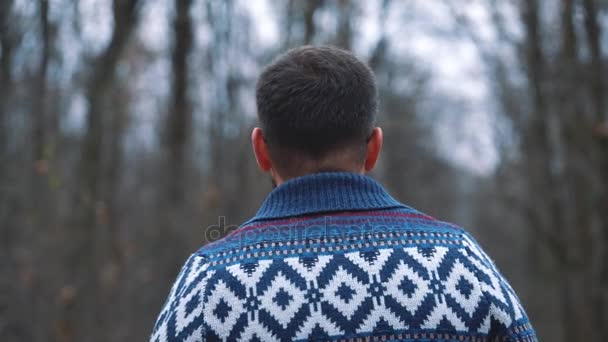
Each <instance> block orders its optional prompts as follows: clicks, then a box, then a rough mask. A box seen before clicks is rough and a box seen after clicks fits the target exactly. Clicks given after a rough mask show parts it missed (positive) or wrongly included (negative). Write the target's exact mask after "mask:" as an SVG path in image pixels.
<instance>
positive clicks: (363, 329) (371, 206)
mask: <svg viewBox="0 0 608 342" xmlns="http://www.w3.org/2000/svg"><path fill="white" fill-rule="evenodd" d="M216 340H218V341H219V340H221V341H236V340H238V341H253V340H255V341H258V340H259V341H301V340H317V341H328V340H331V341H369V340H374V341H376V340H382V341H385V340H391V341H536V340H537V339H536V337H535V333H534V330H533V328H532V326H531V325H530V322H529V320H528V317H527V316H526V314H525V312H524V310H523V309H522V306H521V304H520V302H519V300H518V299H517V296H516V295H515V293H514V291H513V289H512V288H511V286H509V284H508V283H507V281H506V280H505V279H504V278H503V276H502V275H501V274H500V273H499V272H498V271H497V269H496V266H495V265H494V264H493V262H492V261H491V260H490V258H489V257H488V256H487V255H486V254H485V253H484V252H483V251H482V250H481V248H480V247H479V245H478V244H477V243H476V242H475V240H474V239H473V238H472V237H471V236H470V235H469V234H468V233H467V232H465V231H464V230H463V229H461V228H459V227H457V226H455V225H453V224H450V223H446V222H442V221H438V220H435V219H433V218H432V217H429V216H427V215H425V214H422V213H420V212H418V211H416V210H414V209H412V208H410V207H408V206H405V205H403V204H401V203H399V202H397V201H396V200H395V199H393V198H392V197H391V196H390V195H389V194H388V193H387V192H386V191H385V190H384V189H383V188H382V186H381V185H380V184H378V183H377V182H376V181H374V180H373V179H371V178H369V177H367V176H361V175H357V174H351V173H318V174H313V175H307V176H304V177H300V178H296V179H292V180H289V181H287V182H285V183H283V184H281V185H280V186H278V187H277V188H276V189H274V190H273V191H272V192H271V193H270V194H269V196H268V197H267V198H266V200H265V201H264V203H263V204H262V206H261V208H260V209H259V211H258V212H257V214H256V215H255V216H254V217H253V218H252V219H250V220H249V221H247V222H245V223H244V224H243V225H241V226H240V227H239V228H238V229H237V230H235V231H233V232H232V233H230V234H229V235H228V236H226V237H225V238H223V239H221V240H218V241H215V242H212V243H209V244H207V245H206V246H204V247H202V248H201V249H200V250H198V251H197V252H196V253H194V254H193V255H192V256H191V257H190V258H189V259H188V261H187V262H186V264H185V265H184V267H183V269H182V270H181V272H180V274H179V275H178V277H177V280H176V281H175V284H174V285H173V287H172V289H171V291H170V293H169V297H168V298H167V301H166V303H165V305H164V307H163V309H162V311H161V312H160V315H159V317H158V320H157V322H156V324H155V326H154V330H153V333H152V337H151V341H171V342H174V341H216Z"/></svg>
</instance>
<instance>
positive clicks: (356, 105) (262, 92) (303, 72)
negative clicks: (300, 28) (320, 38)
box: [256, 46, 378, 169]
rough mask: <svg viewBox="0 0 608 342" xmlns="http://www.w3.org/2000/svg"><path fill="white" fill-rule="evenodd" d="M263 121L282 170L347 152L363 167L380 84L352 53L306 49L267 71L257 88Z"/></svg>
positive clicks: (297, 50)
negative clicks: (296, 160) (351, 150)
mask: <svg viewBox="0 0 608 342" xmlns="http://www.w3.org/2000/svg"><path fill="white" fill-rule="evenodd" d="M256 103H257V112H258V118H259V121H260V126H261V128H262V131H263V134H264V137H265V139H266V143H267V145H268V149H269V153H270V157H271V159H272V160H273V162H274V163H275V164H277V167H278V168H279V169H288V168H289V166H290V165H294V164H297V163H294V158H307V159H310V160H320V159H321V158H324V157H325V156H326V155H327V154H328V153H330V152H333V151H337V150H340V149H345V148H355V149H358V151H359V152H358V155H359V157H360V158H361V160H360V161H361V162H363V160H364V158H365V151H366V150H367V149H366V146H367V140H368V137H369V136H370V135H371V133H372V130H373V127H374V123H375V120H376V115H377V110H378V94H377V89H376V80H375V77H374V74H373V72H372V71H371V70H370V68H369V67H368V66H367V65H365V64H364V63H362V62H361V61H360V60H358V59H357V58H356V57H355V56H354V55H353V54H352V53H350V52H348V51H345V50H342V49H339V48H336V47H329V46H324V47H314V46H303V47H299V48H295V49H292V50H289V51H287V52H286V53H284V54H282V55H280V56H279V57H277V58H276V59H275V60H274V61H273V62H272V63H271V64H270V65H268V66H266V67H265V68H264V70H263V72H262V74H261V75H260V78H259V80H258V82H257V86H256Z"/></svg>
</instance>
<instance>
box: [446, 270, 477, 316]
mask: <svg viewBox="0 0 608 342" xmlns="http://www.w3.org/2000/svg"><path fill="white" fill-rule="evenodd" d="M461 278H464V280H466V281H467V282H468V283H469V284H470V285H471V286H472V287H473V288H472V289H471V293H470V294H469V295H468V298H467V296H465V295H464V294H463V293H462V292H461V291H460V290H459V289H458V288H457V285H458V283H459V281H460V279H461ZM445 289H446V290H447V294H448V295H449V296H450V297H452V298H454V300H456V302H457V303H458V304H460V306H461V307H462V308H463V309H464V311H465V312H466V313H467V314H468V315H469V317H472V316H473V313H474V312H475V309H476V308H477V305H478V304H479V302H480V301H481V298H482V297H483V294H482V292H481V286H480V285H479V281H478V280H477V278H476V277H475V275H474V274H473V272H471V271H470V270H469V269H468V268H466V267H465V266H464V265H463V264H462V263H461V262H460V260H458V259H456V261H455V262H454V266H453V267H452V270H451V272H450V275H449V276H448V278H447V279H446V281H445Z"/></svg>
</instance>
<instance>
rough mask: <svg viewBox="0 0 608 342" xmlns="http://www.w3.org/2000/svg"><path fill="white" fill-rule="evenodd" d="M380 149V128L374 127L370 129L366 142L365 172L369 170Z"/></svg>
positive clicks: (378, 155) (375, 160)
mask: <svg viewBox="0 0 608 342" xmlns="http://www.w3.org/2000/svg"><path fill="white" fill-rule="evenodd" d="M381 149H382V128H380V127H376V128H374V129H373V130H372V135H371V136H370V137H369V141H368V143H367V155H366V156H365V172H369V171H371V170H372V169H373V168H374V166H376V162H377V161H378V157H380V150H381Z"/></svg>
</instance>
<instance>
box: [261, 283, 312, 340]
mask: <svg viewBox="0 0 608 342" xmlns="http://www.w3.org/2000/svg"><path fill="white" fill-rule="evenodd" d="M281 290H283V291H285V292H286V293H287V294H288V295H289V297H290V298H289V300H288V303H287V304H286V305H285V306H281V305H279V304H277V303H276V302H275V297H276V296H277V294H278V293H279V292H281ZM304 295H305V292H304V291H302V290H300V289H298V288H297V287H296V286H295V285H293V284H292V283H291V282H290V281H289V279H287V278H286V277H285V276H284V275H283V273H282V272H281V271H279V272H278V273H277V275H276V277H275V278H274V279H273V280H272V282H271V285H270V287H269V288H268V289H266V291H265V292H264V293H263V294H262V297H261V307H262V308H263V309H265V310H266V311H267V312H268V313H269V314H271V315H272V316H273V317H274V318H275V319H276V320H277V321H279V323H280V324H281V325H282V326H283V328H287V324H289V322H290V321H291V320H292V319H293V317H294V316H295V315H296V313H297V312H298V310H299V309H300V307H301V306H302V304H304V302H305V300H304Z"/></svg>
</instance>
